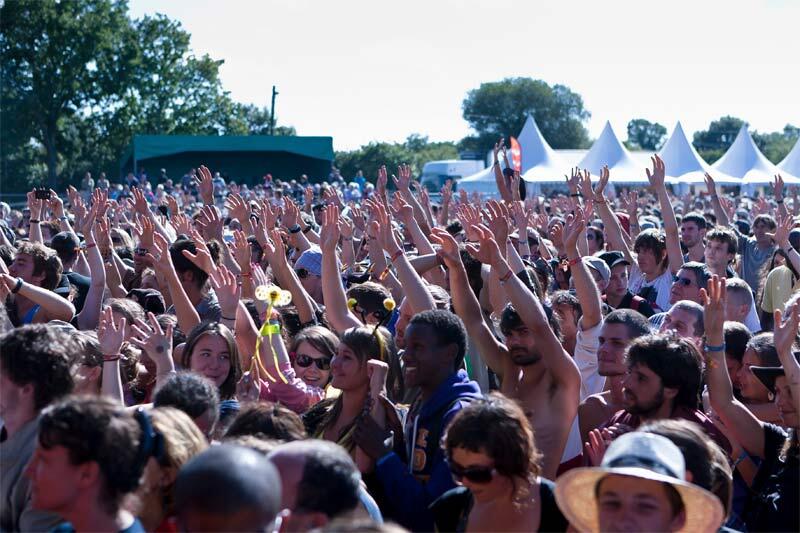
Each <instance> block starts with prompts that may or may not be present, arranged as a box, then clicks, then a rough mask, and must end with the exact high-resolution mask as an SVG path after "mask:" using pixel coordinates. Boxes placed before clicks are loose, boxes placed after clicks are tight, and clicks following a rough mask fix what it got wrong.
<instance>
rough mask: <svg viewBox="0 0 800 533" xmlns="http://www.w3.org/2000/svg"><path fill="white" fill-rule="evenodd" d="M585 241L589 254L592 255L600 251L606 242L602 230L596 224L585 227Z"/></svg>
mask: <svg viewBox="0 0 800 533" xmlns="http://www.w3.org/2000/svg"><path fill="white" fill-rule="evenodd" d="M586 242H587V243H588V245H589V255H594V254H596V253H597V252H601V251H602V250H603V248H604V247H605V244H606V243H605V240H604V238H603V230H602V229H600V228H598V227H597V226H589V227H587V228H586Z"/></svg>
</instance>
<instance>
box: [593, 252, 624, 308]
mask: <svg viewBox="0 0 800 533" xmlns="http://www.w3.org/2000/svg"><path fill="white" fill-rule="evenodd" d="M599 257H600V258H601V259H602V260H603V261H605V262H606V264H607V265H608V268H609V278H608V284H607V285H606V290H605V293H606V295H607V296H608V297H609V298H613V299H615V300H617V299H621V298H622V297H623V296H625V294H626V293H627V292H628V267H629V266H630V263H628V260H627V259H625V256H624V255H622V252H604V253H602V254H600V255H599Z"/></svg>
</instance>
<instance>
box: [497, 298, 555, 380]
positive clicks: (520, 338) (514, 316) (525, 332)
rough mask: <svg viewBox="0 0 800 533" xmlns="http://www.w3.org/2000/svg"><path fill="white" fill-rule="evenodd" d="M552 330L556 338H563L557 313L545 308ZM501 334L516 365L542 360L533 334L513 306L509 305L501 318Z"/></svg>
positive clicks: (530, 363)
mask: <svg viewBox="0 0 800 533" xmlns="http://www.w3.org/2000/svg"><path fill="white" fill-rule="evenodd" d="M544 310H545V313H546V314H547V320H548V323H549V324H550V328H551V329H552V330H553V332H554V333H555V335H556V337H558V338H561V323H560V321H559V318H558V316H557V315H556V313H554V312H553V311H552V309H550V308H549V307H547V306H545V307H544ZM500 332H501V333H502V334H503V336H504V337H505V344H506V348H508V354H509V356H510V357H511V360H512V361H513V362H514V364H515V365H519V366H528V365H534V364H536V363H538V362H539V361H540V360H541V359H542V354H541V351H540V348H539V347H538V346H537V345H536V338H535V336H534V335H533V332H531V330H530V329H529V328H528V326H526V325H525V323H524V322H523V321H522V318H520V316H519V313H517V310H516V309H514V306H513V305H512V304H510V303H509V304H507V305H506V307H505V308H504V309H503V313H502V315H501V316H500Z"/></svg>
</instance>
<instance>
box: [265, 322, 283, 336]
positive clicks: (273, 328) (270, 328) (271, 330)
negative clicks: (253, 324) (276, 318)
mask: <svg viewBox="0 0 800 533" xmlns="http://www.w3.org/2000/svg"><path fill="white" fill-rule="evenodd" d="M261 331H262V332H264V333H266V334H267V335H274V334H276V333H280V332H281V327H280V326H279V325H278V324H269V325H266V326H264V327H262V328H261Z"/></svg>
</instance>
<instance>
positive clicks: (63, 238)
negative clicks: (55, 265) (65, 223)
mask: <svg viewBox="0 0 800 533" xmlns="http://www.w3.org/2000/svg"><path fill="white" fill-rule="evenodd" d="M50 247H51V248H52V249H53V250H55V251H56V254H58V258H59V259H61V264H62V265H63V266H65V267H67V266H71V265H72V264H73V263H74V262H75V259H77V257H78V252H79V251H80V249H81V243H80V241H79V240H78V236H77V235H75V234H74V233H72V232H69V231H62V232H60V233H57V234H55V235H53V238H52V239H51V240H50Z"/></svg>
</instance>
